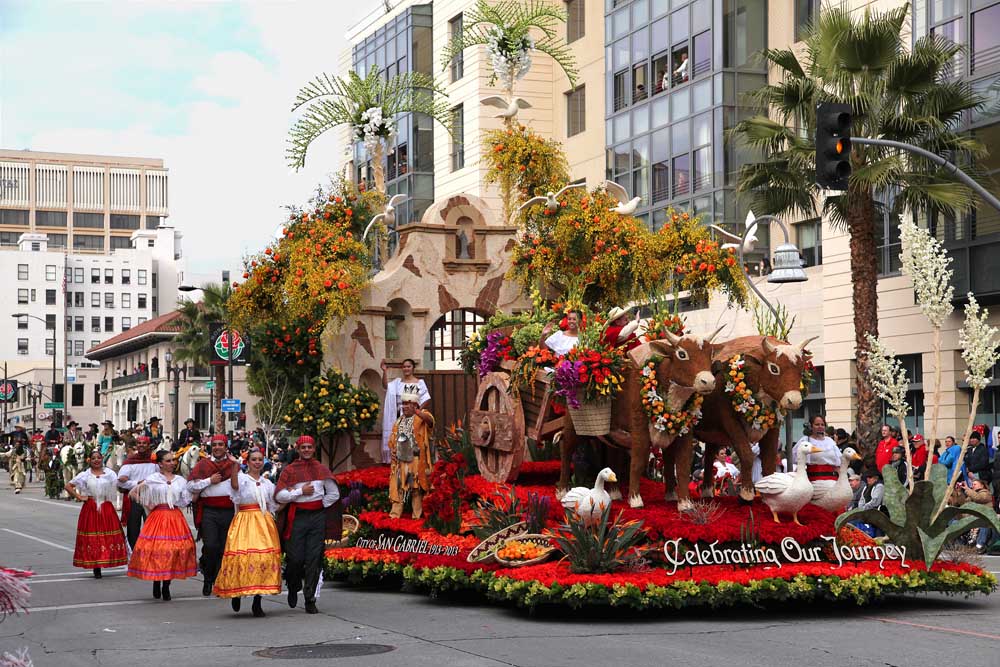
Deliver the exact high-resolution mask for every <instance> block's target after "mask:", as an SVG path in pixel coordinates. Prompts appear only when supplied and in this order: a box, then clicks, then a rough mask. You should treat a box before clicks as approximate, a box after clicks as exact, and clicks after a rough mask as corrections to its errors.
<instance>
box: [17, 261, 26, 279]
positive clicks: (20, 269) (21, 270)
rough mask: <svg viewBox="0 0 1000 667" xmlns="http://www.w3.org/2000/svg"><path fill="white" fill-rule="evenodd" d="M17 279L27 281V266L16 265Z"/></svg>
mask: <svg viewBox="0 0 1000 667" xmlns="http://www.w3.org/2000/svg"><path fill="white" fill-rule="evenodd" d="M17 279H18V280H27V279H28V265H27V264H18V265H17Z"/></svg>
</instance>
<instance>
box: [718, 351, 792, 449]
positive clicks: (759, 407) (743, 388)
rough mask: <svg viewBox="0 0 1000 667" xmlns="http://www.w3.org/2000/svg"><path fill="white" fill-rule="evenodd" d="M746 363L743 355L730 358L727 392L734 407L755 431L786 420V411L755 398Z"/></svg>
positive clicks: (771, 426) (766, 428)
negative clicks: (747, 379)
mask: <svg viewBox="0 0 1000 667" xmlns="http://www.w3.org/2000/svg"><path fill="white" fill-rule="evenodd" d="M745 363H746V361H744V359H743V355H740V354H737V355H735V356H734V357H732V358H731V359H730V360H729V371H728V377H727V379H726V393H727V394H729V400H730V401H732V403H733V409H734V410H736V412H738V413H740V414H741V415H743V417H744V419H746V421H747V423H748V424H750V427H751V428H752V429H753V430H755V431H768V430H770V429H771V428H773V427H774V426H776V425H778V424H780V423H782V422H783V421H784V420H785V414H784V412H783V411H782V410H781V409H780V408H778V409H777V410H775V409H773V408H769V407H768V406H766V405H765V404H764V402H763V401H760V400H758V399H756V398H754V395H753V392H752V391H750V388H749V387H748V386H747V383H746V373H745V372H744V370H743V366H744V364H745Z"/></svg>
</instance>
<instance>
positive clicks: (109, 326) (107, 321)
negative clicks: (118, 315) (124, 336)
mask: <svg viewBox="0 0 1000 667" xmlns="http://www.w3.org/2000/svg"><path fill="white" fill-rule="evenodd" d="M114 330H115V318H113V317H105V318H104V331H106V332H110V331H114Z"/></svg>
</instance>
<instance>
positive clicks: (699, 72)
mask: <svg viewBox="0 0 1000 667" xmlns="http://www.w3.org/2000/svg"><path fill="white" fill-rule="evenodd" d="M692 51H693V52H694V55H693V56H692V58H691V59H692V60H693V61H694V67H693V69H692V70H691V78H693V79H697V78H698V77H702V76H706V75H708V74H710V73H711V72H712V31H711V30H706V31H705V32H702V33H699V34H697V35H695V36H694V42H693V44H692Z"/></svg>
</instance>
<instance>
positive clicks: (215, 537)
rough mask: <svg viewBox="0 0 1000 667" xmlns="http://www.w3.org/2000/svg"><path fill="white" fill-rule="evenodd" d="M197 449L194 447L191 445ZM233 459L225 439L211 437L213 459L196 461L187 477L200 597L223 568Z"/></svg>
mask: <svg viewBox="0 0 1000 667" xmlns="http://www.w3.org/2000/svg"><path fill="white" fill-rule="evenodd" d="M194 446H195V447H197V445H194ZM235 460H236V459H234V458H233V457H232V456H229V443H228V442H227V441H226V436H224V435H222V434H221V433H220V434H216V435H213V436H212V456H211V457H208V458H203V459H199V461H198V463H197V464H195V466H194V468H193V469H192V470H191V474H190V475H189V476H188V482H187V489H188V493H190V494H191V495H192V496H193V497H194V498H196V500H195V504H194V526H195V528H196V529H197V530H198V538H199V539H200V540H201V559H200V561H199V563H198V568H199V569H200V570H201V574H202V576H203V577H204V582H203V583H202V587H201V594H202V595H204V596H205V597H208V596H209V595H211V594H212V586H213V585H214V584H215V577H216V575H217V574H218V573H219V566H221V565H222V552H223V551H224V550H225V547H226V536H227V535H228V534H229V524H231V523H232V522H233V515H234V514H235V511H234V509H233V500H232V498H231V497H230V490H231V489H232V484H231V483H230V478H231V477H232V474H233V462H234V461H235Z"/></svg>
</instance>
